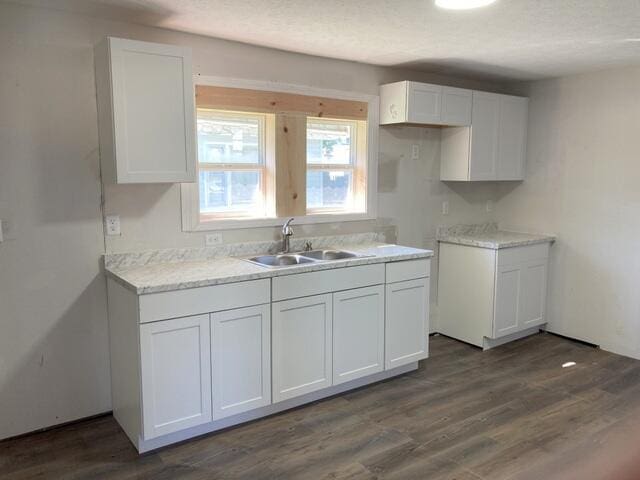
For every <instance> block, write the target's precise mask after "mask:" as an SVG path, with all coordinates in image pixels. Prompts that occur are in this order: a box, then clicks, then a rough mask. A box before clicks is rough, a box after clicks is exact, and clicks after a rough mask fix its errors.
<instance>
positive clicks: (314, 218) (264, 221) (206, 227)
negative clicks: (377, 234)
mask: <svg viewBox="0 0 640 480" xmlns="http://www.w3.org/2000/svg"><path fill="white" fill-rule="evenodd" d="M375 219H376V216H375V215H370V214H368V213H339V214H321V213H319V214H313V215H304V216H299V217H295V224H296V225H311V224H316V223H336V222H357V221H363V220H375ZM286 220H287V219H286V218H276V217H271V218H246V219H243V218H235V219H219V220H209V221H205V222H198V223H197V224H196V225H194V226H193V227H192V228H183V230H184V231H185V232H207V231H215V230H238V229H242V228H257V227H279V226H281V225H282V224H283V223H284V222H285V221H286Z"/></svg>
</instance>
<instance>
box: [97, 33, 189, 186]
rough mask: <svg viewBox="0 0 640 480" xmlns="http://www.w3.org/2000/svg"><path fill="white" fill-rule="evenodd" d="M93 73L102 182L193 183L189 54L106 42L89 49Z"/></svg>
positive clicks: (182, 50) (165, 47) (177, 49)
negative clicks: (93, 68) (94, 73)
mask: <svg viewBox="0 0 640 480" xmlns="http://www.w3.org/2000/svg"><path fill="white" fill-rule="evenodd" d="M95 67H96V90H97V96H98V123H99V133H100V157H101V164H102V174H103V179H104V180H105V181H107V182H110V183H175V182H194V181H195V180H196V136H195V102H194V89H193V80H192V68H191V51H190V50H189V49H187V48H183V47H177V46H172V45H161V44H155V43H148V42H139V41H133V40H125V39H121V38H111V37H109V38H106V39H105V40H104V41H102V42H101V43H99V44H98V45H97V46H96V48H95Z"/></svg>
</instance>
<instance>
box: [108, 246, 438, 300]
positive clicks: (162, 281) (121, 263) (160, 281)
mask: <svg viewBox="0 0 640 480" xmlns="http://www.w3.org/2000/svg"><path fill="white" fill-rule="evenodd" d="M365 240H369V241H367V242H360V243H355V244H346V243H345V242H344V239H342V241H338V242H336V247H337V248H340V249H342V250H347V251H350V252H353V253H357V254H360V255H366V256H363V257H357V258H349V259H344V260H334V261H330V262H318V263H307V264H302V265H292V266H287V267H278V268H268V267H262V266H260V265H255V264H253V263H249V262H247V261H245V260H243V259H242V258H237V257H229V256H226V257H225V256H214V257H213V258H205V259H198V260H189V261H180V262H176V261H172V262H159V263H154V262H151V263H141V262H137V263H136V262H132V261H131V260H130V259H129V260H128V261H125V260H124V259H123V258H120V259H118V260H116V261H114V259H109V258H107V257H108V256H106V257H105V271H106V273H107V275H109V276H110V277H111V278H113V279H114V280H116V281H117V282H118V283H120V284H122V285H123V286H125V287H126V288H128V289H129V290H132V291H133V292H135V293H137V294H139V295H142V294H149V293H157V292H166V291H170V290H182V289H187V288H196V287H205V286H210V285H220V284H224V283H234V282H242V281H246V280H256V279H260V278H271V277H277V276H280V275H291V274H295V273H304V272H312V271H317V270H328V269H332V268H341V267H351V266H355V265H368V264H373V263H383V262H389V261H400V260H411V259H417V258H428V257H431V256H433V252H432V251H431V250H421V249H417V248H411V247H402V246H399V245H389V244H385V243H380V242H372V241H371V238H370V237H368V238H366V239H365ZM299 241H300V240H299ZM314 247H315V245H314ZM327 247H328V246H326V245H321V246H318V247H315V248H327ZM263 252H264V250H263ZM256 253H258V252H256ZM250 254H251V253H248V254H247V255H250ZM136 255H139V254H136Z"/></svg>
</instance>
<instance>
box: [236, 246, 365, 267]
mask: <svg viewBox="0 0 640 480" xmlns="http://www.w3.org/2000/svg"><path fill="white" fill-rule="evenodd" d="M366 256H367V255H359V254H357V253H353V252H347V251H345V250H311V251H309V252H297V253H280V254H277V255H258V256H255V257H251V258H245V259H243V260H246V261H247V262H251V263H255V264H256V265H260V266H262V267H269V268H275V267H288V266H291V265H302V264H305V263H317V262H328V261H333V260H344V259H347V258H359V257H366Z"/></svg>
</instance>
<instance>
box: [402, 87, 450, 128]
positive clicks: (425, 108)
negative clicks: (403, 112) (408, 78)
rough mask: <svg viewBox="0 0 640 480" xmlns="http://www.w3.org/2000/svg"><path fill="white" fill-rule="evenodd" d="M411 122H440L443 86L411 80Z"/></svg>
mask: <svg viewBox="0 0 640 480" xmlns="http://www.w3.org/2000/svg"><path fill="white" fill-rule="evenodd" d="M408 103H409V105H408V109H407V110H408V113H409V115H408V119H407V120H408V121H409V123H426V124H440V112H441V107H442V87H441V86H440V85H430V84H427V83H417V82H409V97H408Z"/></svg>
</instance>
